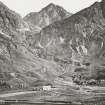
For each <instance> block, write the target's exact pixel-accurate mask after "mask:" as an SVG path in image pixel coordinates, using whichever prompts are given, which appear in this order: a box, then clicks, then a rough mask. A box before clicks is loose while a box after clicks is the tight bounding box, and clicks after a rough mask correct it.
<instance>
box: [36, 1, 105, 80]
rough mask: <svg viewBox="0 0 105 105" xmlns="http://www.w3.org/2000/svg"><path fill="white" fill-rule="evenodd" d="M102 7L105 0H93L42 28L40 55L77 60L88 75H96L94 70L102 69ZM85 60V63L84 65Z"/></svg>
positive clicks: (104, 29) (104, 28)
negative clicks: (97, 0) (83, 7)
mask: <svg viewBox="0 0 105 105" xmlns="http://www.w3.org/2000/svg"><path fill="white" fill-rule="evenodd" d="M104 7H105V1H104V0H102V2H95V3H94V4H93V5H91V6H90V7H88V8H85V9H83V10H81V11H79V12H78V13H76V14H73V15H72V16H70V17H68V18H66V19H64V20H61V21H57V22H55V23H53V24H51V25H49V26H47V27H45V28H43V29H42V30H41V32H40V33H39V34H40V40H39V42H38V45H39V47H40V48H41V49H43V50H42V51H41V52H42V54H41V56H42V55H43V56H44V57H45V59H49V60H52V59H54V60H57V61H64V62H65V61H66V62H70V61H72V62H78V63H80V65H81V66H80V67H84V66H85V69H86V68H87V69H88V70H89V71H91V75H95V77H97V75H96V73H97V72H99V71H102V70H104V66H102V65H104V61H105V57H104V55H105V35H104V34H105V11H104V10H105V8H104ZM87 63H89V66H88V67H87V65H84V64H87ZM71 69H72V68H71ZM101 69H102V70H101ZM95 70H96V71H97V70H98V71H97V72H96V71H95ZM92 73H93V74H92ZM97 78H98V77H97Z"/></svg>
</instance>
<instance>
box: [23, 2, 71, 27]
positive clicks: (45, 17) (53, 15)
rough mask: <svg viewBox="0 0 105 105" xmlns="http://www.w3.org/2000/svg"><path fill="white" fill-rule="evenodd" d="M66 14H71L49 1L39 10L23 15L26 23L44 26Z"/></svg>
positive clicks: (64, 16) (62, 17)
mask: <svg viewBox="0 0 105 105" xmlns="http://www.w3.org/2000/svg"><path fill="white" fill-rule="evenodd" d="M68 16H71V14H70V13H68V12H67V11H66V10H64V9H63V8H62V7H60V6H58V5H54V4H52V3H51V4H49V5H48V6H47V7H45V8H43V9H42V10H41V11H40V12H32V13H30V14H28V15H27V16H25V17H24V20H25V21H26V22H28V23H31V24H34V25H35V26H38V27H40V28H44V27H45V26H48V25H49V24H51V23H54V22H56V21H59V20H62V19H64V18H67V17H68Z"/></svg>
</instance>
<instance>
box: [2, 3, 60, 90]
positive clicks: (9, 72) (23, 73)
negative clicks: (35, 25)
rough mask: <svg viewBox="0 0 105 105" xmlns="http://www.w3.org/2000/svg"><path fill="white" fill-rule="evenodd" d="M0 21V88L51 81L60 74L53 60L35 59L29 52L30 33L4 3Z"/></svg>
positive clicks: (24, 86)
mask: <svg viewBox="0 0 105 105" xmlns="http://www.w3.org/2000/svg"><path fill="white" fill-rule="evenodd" d="M0 21H1V22H0V90H1V89H5V88H14V89H18V88H26V87H28V86H31V85H34V84H35V82H36V81H37V80H39V81H40V80H43V81H49V80H51V81H53V80H54V78H55V77H58V75H60V73H61V71H60V69H61V68H60V67H59V66H58V65H57V64H56V63H54V62H48V61H46V60H44V59H40V58H36V57H35V55H34V54H32V52H31V51H29V49H28V44H27V40H26V36H25V35H26V34H25V33H26V32H30V28H29V26H28V24H27V23H26V22H25V21H24V20H23V19H22V18H21V16H20V15H18V14H17V13H15V12H13V11H11V10H10V9H9V8H8V7H6V6H5V5H4V4H3V3H0ZM49 78H50V79H49Z"/></svg>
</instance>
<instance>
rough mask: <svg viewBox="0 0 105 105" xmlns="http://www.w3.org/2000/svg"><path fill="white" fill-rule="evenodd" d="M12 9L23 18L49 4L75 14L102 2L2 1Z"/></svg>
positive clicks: (63, 0)
mask: <svg viewBox="0 0 105 105" xmlns="http://www.w3.org/2000/svg"><path fill="white" fill-rule="evenodd" d="M0 1H2V2H3V3H4V4H6V5H7V6H8V7H9V8H10V9H12V10H14V11H16V12H18V13H20V14H21V15H22V16H25V15H26V14H28V13H30V12H37V11H39V10H41V8H43V7H45V6H47V5H48V4H49V3H54V4H57V5H60V6H62V7H64V8H65V9H66V10H67V11H68V12H71V13H75V12H77V11H79V10H81V9H83V8H86V7H88V6H90V5H91V4H93V3H94V2H95V1H101V0H0Z"/></svg>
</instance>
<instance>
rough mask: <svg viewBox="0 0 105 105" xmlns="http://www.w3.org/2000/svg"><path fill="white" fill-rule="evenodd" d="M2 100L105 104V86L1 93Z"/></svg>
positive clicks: (51, 104)
mask: <svg viewBox="0 0 105 105" xmlns="http://www.w3.org/2000/svg"><path fill="white" fill-rule="evenodd" d="M0 100H7V101H8V102H9V103H11V102H12V101H13V102H16V103H18V102H22V101H24V102H25V103H42V104H40V105H44V104H43V103H48V104H46V105H54V103H56V104H59V105H62V104H64V105H105V87H86V86H84V87H80V88H74V87H70V86H62V87H59V88H55V89H52V90H50V91H42V90H41V91H23V92H22V91H21V92H11V93H4V94H0ZM70 103H71V104H70ZM56 104H55V105H56ZM10 105H11V104H10ZM14 105H15V104H14ZM18 105H21V104H18ZM22 105H24V104H22ZM25 105H30V104H25ZM37 105H38V104H37Z"/></svg>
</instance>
